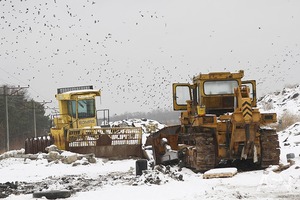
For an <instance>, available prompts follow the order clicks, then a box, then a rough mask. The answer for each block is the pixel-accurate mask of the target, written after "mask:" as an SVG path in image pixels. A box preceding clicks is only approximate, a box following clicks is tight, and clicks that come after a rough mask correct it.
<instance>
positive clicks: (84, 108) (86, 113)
mask: <svg viewBox="0 0 300 200" xmlns="http://www.w3.org/2000/svg"><path fill="white" fill-rule="evenodd" d="M77 102H78V118H79V119H80V118H91V117H95V101H94V99H86V100H79V101H77ZM68 110H69V114H70V115H71V116H72V117H76V101H75V100H73V101H69V102H68Z"/></svg>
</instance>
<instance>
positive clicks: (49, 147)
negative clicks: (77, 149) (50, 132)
mask: <svg viewBox="0 0 300 200" xmlns="http://www.w3.org/2000/svg"><path fill="white" fill-rule="evenodd" d="M45 150H46V151H47V152H48V153H50V152H51V151H57V152H58V151H59V149H58V148H57V146H56V145H50V146H48V147H46V148H45Z"/></svg>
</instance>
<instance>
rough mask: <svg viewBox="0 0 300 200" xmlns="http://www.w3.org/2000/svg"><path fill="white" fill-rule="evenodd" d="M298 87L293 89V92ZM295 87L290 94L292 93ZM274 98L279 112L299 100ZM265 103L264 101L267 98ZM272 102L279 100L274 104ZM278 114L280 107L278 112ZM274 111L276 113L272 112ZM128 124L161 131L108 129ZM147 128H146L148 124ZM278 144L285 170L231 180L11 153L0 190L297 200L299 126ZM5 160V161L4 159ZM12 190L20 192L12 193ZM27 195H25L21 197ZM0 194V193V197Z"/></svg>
mask: <svg viewBox="0 0 300 200" xmlns="http://www.w3.org/2000/svg"><path fill="white" fill-rule="evenodd" d="M296 89H298V87H297V88H296ZM296 89H295V91H296ZM284 95H286V93H284V94H277V95H274V96H272V97H271V96H266V97H265V98H266V99H272V102H273V108H272V109H278V110H279V111H278V112H279V114H280V113H281V110H280V109H281V108H282V106H284V105H282V106H280V104H282V102H285V105H286V106H285V109H291V108H290V107H287V105H293V106H294V108H296V107H297V108H298V105H299V104H296V103H295V104H292V102H290V101H294V102H295V101H296V100H297V99H298V98H299V97H298V96H297V95H296V96H294V97H293V96H290V95H291V94H290V95H289V96H290V97H286V100H281V97H282V96H284ZM292 97H293V98H292ZM268 101H269V100H268ZM275 102H277V103H278V102H280V103H279V104H278V106H277V104H276V103H275ZM282 110H284V108H282ZM275 111H276V110H275ZM124 123H126V124H130V125H134V126H142V127H143V129H144V131H151V130H154V129H155V128H162V127H163V125H162V124H160V123H159V122H156V121H155V120H147V119H133V120H124V121H120V122H116V123H115V124H114V125H116V126H120V125H121V124H124ZM149 124H151V125H150V126H149ZM278 135H279V140H280V145H281V156H280V158H281V160H280V162H281V164H282V166H281V167H285V166H288V164H289V162H287V158H286V155H287V154H289V155H291V153H293V154H294V155H295V158H292V160H293V162H292V164H291V166H290V167H288V168H287V169H283V168H281V169H282V170H279V171H276V169H278V166H271V167H269V168H267V169H265V170H255V171H246V172H238V173H237V174H236V175H235V176H233V177H232V178H214V179H204V178H203V174H202V173H194V172H192V171H191V170H190V169H187V168H183V169H179V168H178V167H176V166H175V167H157V168H155V169H150V167H149V169H148V171H145V173H143V175H141V176H136V168H135V166H136V160H135V159H126V160H118V161H111V160H106V159H101V158H96V163H90V162H87V160H86V159H85V158H83V159H82V160H79V161H76V162H75V163H76V164H74V163H73V164H64V163H63V162H61V161H52V162H48V160H47V159H45V157H43V156H42V155H40V156H39V158H38V159H34V160H30V159H24V158H16V157H12V155H14V154H16V153H17V151H12V152H7V153H5V154H3V155H1V157H0V174H1V176H0V188H6V189H7V190H8V191H11V193H12V194H11V195H9V196H8V197H7V198H6V199H13V200H17V199H19V200H21V199H22V200H26V199H35V198H33V195H32V192H36V191H41V190H43V191H44V190H70V191H72V195H71V197H69V198H68V199H71V200H83V199H84V200H85V199H109V200H112V199H144V200H147V199H149V200H150V199H151V200H153V199H164V200H167V199H168V200H182V199H187V200H193V199H194V200H196V199H294V200H298V199H300V157H299V154H300V145H299V144H300V122H298V123H295V124H293V125H291V126H290V127H288V128H287V129H285V130H283V131H281V132H279V133H278ZM5 157H7V158H5ZM18 192H19V193H20V194H18ZM26 193H27V194H26ZM0 196H1V195H0Z"/></svg>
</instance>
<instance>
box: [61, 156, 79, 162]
mask: <svg viewBox="0 0 300 200" xmlns="http://www.w3.org/2000/svg"><path fill="white" fill-rule="evenodd" d="M76 160H77V154H70V155H67V156H65V157H64V158H62V159H61V161H62V163H65V164H71V163H73V162H75V161H76Z"/></svg>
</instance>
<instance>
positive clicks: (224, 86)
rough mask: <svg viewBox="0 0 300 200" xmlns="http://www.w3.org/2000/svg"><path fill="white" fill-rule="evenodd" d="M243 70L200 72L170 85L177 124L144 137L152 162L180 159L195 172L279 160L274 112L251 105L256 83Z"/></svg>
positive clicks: (273, 163) (254, 104) (164, 162)
mask: <svg viewBox="0 0 300 200" xmlns="http://www.w3.org/2000/svg"><path fill="white" fill-rule="evenodd" d="M243 77H244V71H243V70H240V71H238V72H237V73H230V72H213V73H208V74H199V75H197V76H195V77H194V78H193V83H192V84H189V83H174V84H173V108H174V110H176V111H182V112H181V116H180V125H175V126H170V127H166V128H164V129H161V130H160V131H158V132H156V133H153V134H152V135H150V136H149V137H148V139H147V144H151V145H152V149H153V155H154V160H155V163H156V164H167V163H170V162H173V161H174V162H176V161H179V162H180V163H181V164H182V165H183V166H185V167H190V168H192V169H194V170H195V171H206V170H209V169H212V168H215V167H216V166H217V165H218V164H219V163H221V162H224V161H236V160H248V161H249V160H250V161H252V162H253V163H256V165H258V166H259V167H262V168H266V167H268V166H269V165H277V164H278V163H279V154H280V149H279V142H278V135H277V133H276V130H275V129H273V128H270V127H268V125H269V124H272V123H275V122H276V120H277V119H276V118H277V116H276V113H261V112H260V111H259V109H258V108H256V82H255V81H254V80H250V81H244V80H242V78H243Z"/></svg>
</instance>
